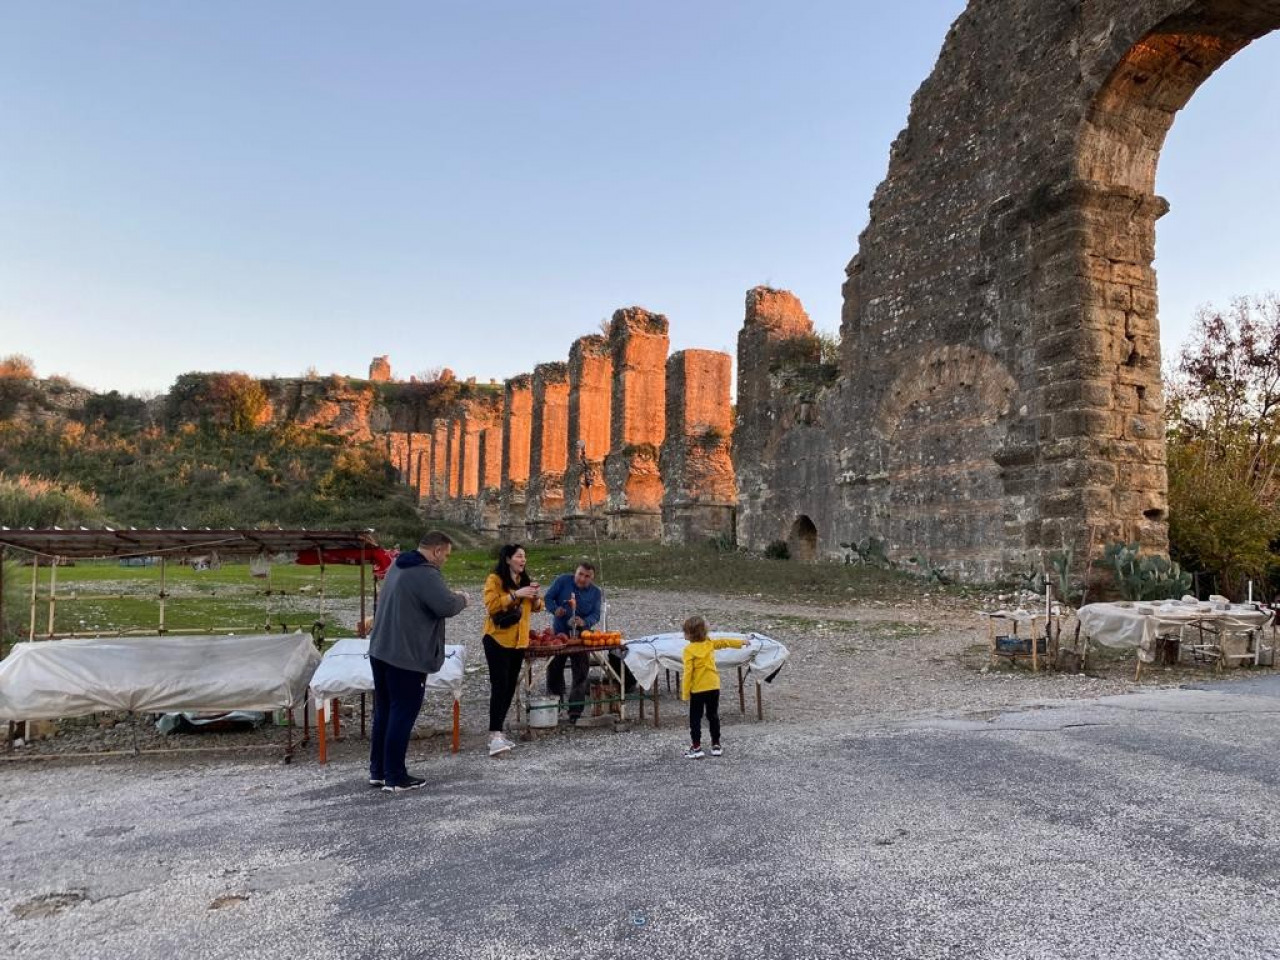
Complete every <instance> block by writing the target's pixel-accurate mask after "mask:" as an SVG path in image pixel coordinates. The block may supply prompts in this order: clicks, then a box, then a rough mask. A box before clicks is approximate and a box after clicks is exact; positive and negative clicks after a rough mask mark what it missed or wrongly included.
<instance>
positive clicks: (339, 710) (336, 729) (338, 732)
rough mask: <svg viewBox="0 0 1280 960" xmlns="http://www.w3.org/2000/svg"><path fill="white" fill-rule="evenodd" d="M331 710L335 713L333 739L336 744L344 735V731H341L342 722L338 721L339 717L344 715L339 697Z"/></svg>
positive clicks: (335, 699)
mask: <svg viewBox="0 0 1280 960" xmlns="http://www.w3.org/2000/svg"><path fill="white" fill-rule="evenodd" d="M329 709H330V710H331V711H332V712H333V739H334V741H335V742H336V741H337V740H338V738H339V737H340V736H341V735H342V730H341V729H340V721H339V720H338V717H339V715H340V714H341V713H342V701H341V700H339V699H338V698H337V697H334V698H333V706H332V707H330V708H329Z"/></svg>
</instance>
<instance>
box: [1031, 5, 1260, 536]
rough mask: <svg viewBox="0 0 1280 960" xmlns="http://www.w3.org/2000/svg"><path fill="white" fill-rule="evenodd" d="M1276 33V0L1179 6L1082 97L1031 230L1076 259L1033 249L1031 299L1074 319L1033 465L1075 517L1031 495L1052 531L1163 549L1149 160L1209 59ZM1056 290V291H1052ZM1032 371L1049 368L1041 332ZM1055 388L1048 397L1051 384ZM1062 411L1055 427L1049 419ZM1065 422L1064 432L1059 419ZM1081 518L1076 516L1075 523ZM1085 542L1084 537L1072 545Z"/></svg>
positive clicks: (1156, 204)
mask: <svg viewBox="0 0 1280 960" xmlns="http://www.w3.org/2000/svg"><path fill="white" fill-rule="evenodd" d="M1277 29H1280V0H1259V2H1257V3H1248V4H1246V3H1240V2H1237V0H1200V2H1196V3H1187V4H1186V5H1185V6H1184V7H1183V9H1182V12H1180V13H1178V14H1175V15H1174V16H1171V17H1168V18H1166V19H1165V20H1163V21H1162V22H1160V23H1158V24H1157V25H1156V26H1154V27H1153V28H1152V29H1150V30H1147V31H1146V33H1145V34H1143V35H1142V36H1141V37H1139V38H1138V39H1137V41H1136V42H1135V43H1133V44H1132V45H1131V46H1130V47H1129V48H1128V49H1127V50H1125V51H1124V52H1123V53H1122V54H1120V55H1119V57H1118V59H1116V60H1115V61H1114V66H1113V67H1112V68H1111V69H1110V71H1109V73H1108V74H1107V77H1106V79H1105V81H1103V82H1102V83H1101V84H1100V86H1099V87H1098V89H1097V93H1096V95H1094V96H1093V97H1092V99H1091V100H1090V102H1089V103H1088V107H1087V114H1086V120H1085V123H1084V124H1083V125H1082V128H1081V132H1080V137H1079V140H1078V142H1077V145H1076V150H1075V158H1074V164H1075V170H1074V177H1073V178H1072V179H1071V180H1070V181H1068V182H1066V183H1064V184H1062V185H1061V186H1060V188H1059V191H1058V193H1057V196H1056V199H1055V201H1054V203H1053V204H1052V205H1051V206H1053V208H1054V212H1053V213H1052V214H1051V215H1050V216H1049V217H1048V218H1047V219H1046V221H1045V222H1044V224H1043V225H1042V228H1041V230H1040V239H1041V243H1042V244H1043V245H1044V249H1045V250H1046V251H1048V250H1049V249H1050V248H1052V246H1053V244H1054V243H1055V242H1056V241H1058V240H1059V239H1060V238H1062V237H1073V238H1078V240H1077V241H1076V242H1077V243H1078V246H1077V248H1076V249H1077V253H1078V256H1076V257H1073V258H1065V257H1063V258H1056V259H1055V258H1051V257H1047V256H1046V257H1044V258H1042V261H1041V263H1042V266H1041V269H1040V272H1039V274H1038V277H1037V279H1038V286H1039V288H1040V291H1041V293H1040V295H1039V296H1038V297H1037V302H1038V303H1040V304H1041V308H1042V309H1043V310H1045V311H1048V310H1049V309H1050V308H1053V309H1060V310H1061V311H1062V315H1063V316H1070V317H1071V318H1072V322H1073V324H1074V325H1075V336H1076V349H1075V356H1074V358H1073V361H1072V362H1073V363H1074V364H1076V365H1077V366H1078V369H1076V370H1074V371H1073V373H1072V377H1073V378H1074V380H1075V381H1076V383H1075V384H1074V385H1073V389H1074V390H1075V391H1076V392H1077V394H1078V400H1077V401H1076V404H1077V406H1076V408H1075V409H1072V410H1070V411H1068V412H1067V413H1065V414H1063V415H1060V416H1058V417H1055V421H1054V426H1053V435H1051V436H1046V437H1043V438H1042V439H1043V440H1046V441H1052V442H1051V443H1050V444H1049V445H1048V446H1049V452H1048V453H1047V454H1046V455H1044V463H1043V464H1042V466H1041V469H1042V471H1043V472H1046V473H1049V474H1051V475H1054V476H1057V477H1059V480H1060V482H1059V483H1058V484H1057V485H1056V488H1065V487H1068V486H1069V487H1071V488H1073V489H1074V491H1075V492H1074V494H1073V495H1075V496H1077V497H1079V499H1080V501H1081V503H1080V506H1079V508H1078V509H1079V510H1080V514H1081V515H1079V516H1078V519H1073V520H1072V521H1071V522H1069V523H1064V522H1062V521H1060V520H1054V519H1052V518H1054V517H1061V516H1063V513H1062V510H1061V509H1058V507H1060V506H1061V505H1055V504H1054V503H1053V502H1052V501H1054V499H1055V498H1061V497H1064V496H1066V494H1064V493H1061V492H1060V491H1059V489H1051V490H1050V493H1049V496H1048V500H1046V501H1044V502H1042V504H1041V510H1040V513H1041V516H1042V517H1044V518H1051V519H1048V520H1047V521H1046V522H1045V526H1046V527H1049V526H1051V525H1053V524H1055V523H1058V524H1059V525H1061V526H1062V527H1063V532H1062V535H1061V537H1058V536H1050V535H1048V534H1049V531H1048V530H1047V529H1046V531H1045V536H1043V538H1042V540H1043V542H1044V543H1045V544H1051V543H1054V542H1057V541H1059V539H1061V541H1062V542H1069V541H1070V540H1071V539H1072V537H1071V534H1072V533H1074V534H1075V537H1076V539H1080V538H1081V537H1083V536H1084V534H1083V533H1082V532H1081V531H1083V530H1088V531H1089V538H1090V540H1091V541H1092V542H1095V543H1104V542H1107V541H1113V540H1124V541H1133V540H1138V541H1140V542H1141V543H1142V544H1143V546H1144V547H1146V548H1148V549H1151V550H1159V551H1163V550H1165V549H1167V510H1168V508H1167V480H1166V474H1165V470H1166V464H1165V446H1164V421H1163V410H1164V403H1163V389H1162V379H1161V351H1160V332H1159V318H1158V316H1157V297H1156V274H1155V267H1154V261H1155V239H1156V221H1157V220H1158V219H1159V218H1160V217H1161V216H1162V215H1163V214H1164V213H1165V212H1166V211H1167V209H1168V205H1167V204H1166V202H1165V201H1164V200H1163V199H1162V198H1161V197H1159V196H1157V195H1156V192H1155V186H1156V167H1157V164H1158V162H1159V159H1160V151H1161V149H1162V147H1163V146H1164V141H1165V137H1166V135H1167V134H1168V132H1169V129H1170V128H1171V126H1172V124H1173V121H1174V118H1175V117H1176V115H1177V113H1178V111H1179V110H1181V109H1182V108H1183V107H1184V106H1185V105H1186V104H1187V103H1188V102H1189V101H1190V99H1191V97H1192V96H1193V95H1194V94H1195V92H1196V90H1197V89H1198V88H1199V87H1200V85H1201V84H1202V83H1204V82H1205V81H1206V80H1207V79H1208V78H1209V77H1210V76H1211V75H1212V74H1213V73H1214V72H1215V71H1216V70H1217V69H1218V68H1219V67H1221V66H1222V65H1223V64H1224V63H1226V62H1227V61H1228V60H1229V59H1231V57H1232V56H1234V55H1235V54H1236V53H1238V52H1239V51H1240V50H1242V49H1243V48H1244V47H1245V46H1247V45H1248V44H1249V43H1250V42H1252V41H1253V40H1255V39H1257V38H1259V37H1261V36H1264V35H1266V34H1267V33H1270V32H1272V31H1274V30H1277ZM1055 290H1056V291H1057V293H1053V292H1052V291H1055ZM1041 349H1042V351H1044V355H1043V356H1042V357H1041V358H1040V360H1041V367H1042V369H1049V368H1051V366H1052V363H1051V358H1050V356H1049V351H1051V349H1052V345H1051V343H1050V342H1049V341H1048V340H1046V341H1044V342H1042V344H1041ZM1062 388H1063V384H1061V383H1054V382H1048V381H1045V382H1043V383H1042V398H1041V404H1040V406H1041V408H1042V409H1045V410H1054V409H1055V406H1057V407H1059V408H1060V407H1061V406H1062V404H1061V403H1058V404H1056V405H1055V403H1054V401H1053V398H1054V397H1055V395H1056V396H1060V395H1061V390H1062ZM1055 391H1058V394H1055ZM1059 421H1061V424H1062V426H1059ZM1062 427H1065V429H1062ZM1081 520H1082V521H1083V523H1081V522H1080V521H1081ZM1080 545H1081V546H1083V542H1082V543H1081V544H1080Z"/></svg>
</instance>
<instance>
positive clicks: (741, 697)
mask: <svg viewBox="0 0 1280 960" xmlns="http://www.w3.org/2000/svg"><path fill="white" fill-rule="evenodd" d="M742 682H743V680H742V668H741V667H739V668H738V712H739V713H740V714H742V715H743V716H744V717H745V716H746V715H747V694H746V691H745V690H743V688H742Z"/></svg>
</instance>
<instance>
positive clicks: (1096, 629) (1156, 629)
mask: <svg viewBox="0 0 1280 960" xmlns="http://www.w3.org/2000/svg"><path fill="white" fill-rule="evenodd" d="M1076 619H1078V620H1079V621H1080V627H1081V629H1082V630H1083V631H1084V632H1085V633H1086V634H1087V635H1088V636H1089V637H1090V639H1092V640H1095V641H1096V642H1098V643H1100V644H1102V645H1103V646H1108V647H1137V649H1138V671H1139V674H1141V670H1142V664H1143V663H1152V662H1154V661H1155V656H1156V647H1157V640H1158V638H1159V637H1161V636H1168V635H1170V634H1173V633H1181V631H1182V630H1183V628H1185V627H1201V626H1203V625H1205V624H1210V625H1214V624H1216V625H1220V626H1223V627H1227V628H1230V627H1238V628H1243V629H1245V630H1249V631H1255V632H1256V631H1258V630H1260V629H1261V628H1262V627H1264V626H1266V624H1267V623H1268V622H1269V621H1270V619H1271V612H1270V611H1269V610H1265V609H1259V608H1258V607H1256V606H1254V605H1248V604H1230V605H1228V606H1227V607H1226V609H1214V608H1213V607H1212V606H1211V605H1209V604H1205V603H1202V602H1189V601H1177V600H1168V601H1160V602H1151V603H1133V602H1128V601H1125V602H1119V603H1090V604H1086V605H1085V606H1083V607H1081V608H1080V609H1079V610H1077V611H1076ZM1260 654H1261V643H1260V642H1258V641H1255V642H1254V649H1253V651H1252V652H1251V653H1250V654H1249V655H1248V656H1249V657H1250V658H1252V659H1253V660H1254V662H1255V663H1256V662H1258V660H1259V658H1260Z"/></svg>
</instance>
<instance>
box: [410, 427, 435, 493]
mask: <svg viewBox="0 0 1280 960" xmlns="http://www.w3.org/2000/svg"><path fill="white" fill-rule="evenodd" d="M421 436H423V437H425V438H426V440H425V441H424V443H425V446H424V448H423V449H421V450H419V451H418V462H417V464H416V466H415V470H416V477H415V482H414V485H413V492H414V494H416V496H417V498H418V503H422V502H423V500H425V499H426V498H427V497H428V496H429V495H430V492H431V434H429V433H424V434H421Z"/></svg>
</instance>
